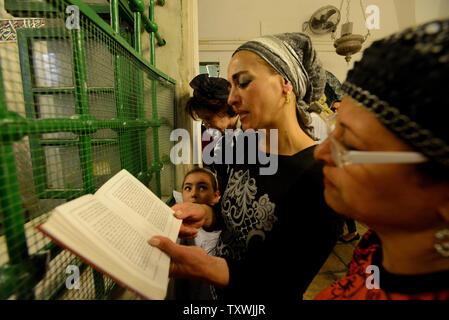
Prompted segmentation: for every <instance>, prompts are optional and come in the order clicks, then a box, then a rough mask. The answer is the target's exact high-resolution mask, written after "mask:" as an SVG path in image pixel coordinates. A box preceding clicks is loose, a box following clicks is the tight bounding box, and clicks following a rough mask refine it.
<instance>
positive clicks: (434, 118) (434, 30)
mask: <svg viewBox="0 0 449 320" xmlns="http://www.w3.org/2000/svg"><path fill="white" fill-rule="evenodd" d="M447 83H449V20H442V21H434V22H430V23H427V24H425V25H421V26H419V27H414V28H410V29H407V30H405V31H403V32H401V33H397V34H394V35H392V36H390V37H388V38H386V39H383V40H379V41H376V42H374V43H373V44H372V46H371V47H370V48H368V49H366V50H365V52H364V54H363V58H362V59H361V61H360V62H358V63H356V64H355V66H354V68H353V69H352V70H351V71H350V72H349V73H348V76H347V79H346V82H345V83H344V84H343V90H344V91H345V92H346V96H345V97H344V98H343V100H342V102H341V106H340V109H339V112H338V116H337V119H336V123H335V124H332V123H330V124H329V127H330V130H331V132H330V137H329V138H328V140H326V141H325V142H323V144H321V145H320V146H318V147H317V148H316V150H315V158H316V159H317V160H319V161H320V162H322V163H324V168H323V173H324V183H325V186H326V187H325V191H324V195H325V199H326V202H327V203H328V204H329V205H330V206H331V207H332V208H333V209H334V210H336V211H337V212H339V213H342V214H344V215H345V216H348V217H351V218H353V219H356V220H358V221H361V222H364V223H365V224H366V225H367V226H369V227H370V230H369V231H368V232H367V233H366V234H365V236H364V237H363V239H362V240H361V241H360V243H359V244H358V246H357V247H356V249H355V252H354V255H353V259H352V261H351V264H350V266H349V272H348V274H347V276H345V277H343V278H342V279H340V280H338V281H336V282H335V283H334V284H333V285H332V286H331V287H329V288H327V289H325V290H324V291H322V292H321V293H320V294H318V296H317V297H316V299H352V300H361V299H368V300H373V299H375V300H377V299H379V300H381V299H382V300H383V299H441V300H448V299H449V130H448V125H447V121H448V119H449V105H448V104H447V97H446V95H447V92H446V91H447V90H443V89H442V85H443V84H446V85H445V86H446V87H447ZM437 88H441V89H437Z"/></svg>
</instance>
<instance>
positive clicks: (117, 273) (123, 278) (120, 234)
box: [41, 195, 170, 298]
mask: <svg viewBox="0 0 449 320" xmlns="http://www.w3.org/2000/svg"><path fill="white" fill-rule="evenodd" d="M41 229H42V230H44V231H47V232H48V233H49V234H50V235H52V236H54V237H55V238H56V240H59V242H61V243H63V245H64V246H66V247H67V248H68V249H69V250H70V249H71V250H73V252H74V253H75V254H79V255H80V256H81V257H85V258H86V259H87V260H89V261H90V262H91V263H92V264H93V265H95V266H97V267H98V268H99V269H101V270H104V271H105V272H106V273H107V274H109V275H111V276H112V277H113V278H117V279H118V281H120V282H121V283H125V284H127V283H128V282H131V283H133V285H132V287H133V288H134V287H136V286H137V287H141V286H142V285H139V283H142V282H144V283H146V286H145V287H142V288H141V289H142V290H144V292H145V290H146V291H148V290H149V289H150V287H149V282H150V283H151V285H152V286H153V287H155V288H156V289H154V290H156V292H158V294H157V297H158V298H163V296H162V297H161V292H163V293H164V294H165V291H166V287H167V284H168V270H169V265H170V259H169V257H168V256H167V255H166V254H165V253H163V252H162V251H160V250H159V249H157V248H154V247H152V246H150V245H149V244H148V239H149V238H150V237H152V236H153V235H154V234H152V233H151V231H150V230H149V229H148V228H144V227H141V228H136V226H135V225H133V223H130V222H129V221H127V219H126V215H123V214H121V213H117V212H114V211H112V210H110V209H109V208H108V207H107V206H105V205H104V204H103V203H101V202H100V201H99V200H98V199H97V198H96V197H94V196H92V195H86V196H83V197H80V198H78V199H76V200H74V201H71V202H69V203H66V204H64V205H62V206H59V207H58V208H57V212H56V213H55V214H53V215H52V217H51V218H50V219H49V221H48V222H47V223H45V224H44V225H42V226H41ZM126 270H127V271H126ZM147 296H150V297H151V296H152V295H148V293H147ZM153 297H155V296H154V295H153Z"/></svg>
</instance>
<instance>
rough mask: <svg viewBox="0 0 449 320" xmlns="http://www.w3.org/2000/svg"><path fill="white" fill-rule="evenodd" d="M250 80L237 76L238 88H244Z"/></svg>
mask: <svg viewBox="0 0 449 320" xmlns="http://www.w3.org/2000/svg"><path fill="white" fill-rule="evenodd" d="M251 81H252V79H250V78H247V77H242V78H239V80H238V86H239V88H241V89H244V88H246V87H247V86H248V85H249V84H250V82H251Z"/></svg>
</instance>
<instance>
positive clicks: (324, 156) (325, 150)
mask: <svg viewBox="0 0 449 320" xmlns="http://www.w3.org/2000/svg"><path fill="white" fill-rule="evenodd" d="M313 156H314V158H315V160H316V161H318V162H320V163H323V164H326V165H335V164H334V160H333V158H332V151H331V146H330V139H329V138H327V139H326V140H324V141H323V142H322V143H321V144H319V145H318V146H316V148H315V151H314V152H313Z"/></svg>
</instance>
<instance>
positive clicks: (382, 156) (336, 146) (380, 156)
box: [327, 119, 428, 168]
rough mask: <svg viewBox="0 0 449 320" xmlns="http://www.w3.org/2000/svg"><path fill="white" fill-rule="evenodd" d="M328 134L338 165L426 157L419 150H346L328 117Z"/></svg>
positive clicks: (395, 161) (333, 120)
mask: <svg viewBox="0 0 449 320" xmlns="http://www.w3.org/2000/svg"><path fill="white" fill-rule="evenodd" d="M327 122H328V135H329V140H330V145H331V152H332V160H333V161H334V163H335V165H337V166H338V167H340V168H341V167H343V166H345V165H349V164H366V163H421V162H426V161H428V159H427V158H426V157H425V156H424V155H423V154H421V153H419V152H413V151H355V150H348V149H347V148H346V147H345V146H344V145H343V144H341V143H340V142H339V141H337V139H336V138H335V137H334V135H333V134H332V131H333V129H334V128H335V119H328V121H327Z"/></svg>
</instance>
